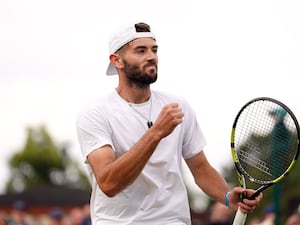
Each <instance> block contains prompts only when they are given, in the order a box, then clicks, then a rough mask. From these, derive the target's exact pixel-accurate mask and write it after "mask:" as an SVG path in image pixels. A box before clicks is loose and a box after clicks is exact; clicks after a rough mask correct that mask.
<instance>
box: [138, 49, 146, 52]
mask: <svg viewBox="0 0 300 225" xmlns="http://www.w3.org/2000/svg"><path fill="white" fill-rule="evenodd" d="M144 52H145V50H144V49H139V50H137V53H144Z"/></svg>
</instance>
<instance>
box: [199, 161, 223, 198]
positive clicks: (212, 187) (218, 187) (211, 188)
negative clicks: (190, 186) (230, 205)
mask: <svg viewBox="0 0 300 225" xmlns="http://www.w3.org/2000/svg"><path fill="white" fill-rule="evenodd" d="M202 173H203V175H202V174H200V175H199V178H198V179H197V180H196V183H197V185H198V186H199V187H200V188H201V189H202V190H203V191H204V192H205V193H206V194H207V195H208V196H210V197H211V198H213V199H215V200H217V201H219V202H221V203H223V204H225V194H226V192H227V191H229V187H228V185H227V183H226V181H225V179H224V178H223V177H222V176H221V175H220V174H219V173H218V172H217V171H216V170H215V169H214V168H213V167H211V166H209V167H207V168H206V169H205V170H203V171H202Z"/></svg>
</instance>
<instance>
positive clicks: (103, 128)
mask: <svg viewBox="0 0 300 225" xmlns="http://www.w3.org/2000/svg"><path fill="white" fill-rule="evenodd" d="M76 126H77V136H78V140H79V144H80V148H81V151H82V154H83V156H84V158H85V159H86V157H87V156H88V155H89V154H90V153H91V152H92V151H94V150H96V149H98V148H100V147H102V146H104V145H111V146H112V147H113V144H112V140H111V129H110V127H109V124H108V123H107V121H106V120H105V119H104V116H103V114H101V113H99V110H96V109H86V110H84V111H82V112H81V113H80V114H79V115H78V118H77V124H76Z"/></svg>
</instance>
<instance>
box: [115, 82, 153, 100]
mask: <svg viewBox="0 0 300 225" xmlns="http://www.w3.org/2000/svg"><path fill="white" fill-rule="evenodd" d="M116 90H117V92H118V94H119V95H120V96H121V97H122V98H123V99H125V100H126V101H127V102H130V103H135V104H139V103H143V102H146V101H148V100H149V98H150V95H151V90H150V87H148V88H143V89H141V88H130V89H128V88H122V87H121V86H118V87H117V88H116Z"/></svg>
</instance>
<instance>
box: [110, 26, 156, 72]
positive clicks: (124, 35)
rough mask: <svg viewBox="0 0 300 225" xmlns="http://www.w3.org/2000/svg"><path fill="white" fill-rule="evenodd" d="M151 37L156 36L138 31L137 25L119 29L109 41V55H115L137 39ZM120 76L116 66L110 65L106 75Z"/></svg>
mask: <svg viewBox="0 0 300 225" xmlns="http://www.w3.org/2000/svg"><path fill="white" fill-rule="evenodd" d="M143 37H150V38H153V39H155V35H154V34H153V33H152V32H151V31H150V32H138V31H136V28H135V24H131V25H127V26H123V27H121V28H120V29H118V30H117V31H116V32H115V33H114V34H113V35H112V36H111V37H110V39H109V42H108V48H109V54H114V53H116V51H118V50H119V49H120V48H121V47H123V46H124V45H126V44H127V43H129V42H131V41H133V40H134V39H137V38H143ZM116 74H118V72H117V70H116V68H115V66H114V65H113V64H112V63H109V65H108V68H107V70H106V75H116Z"/></svg>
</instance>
